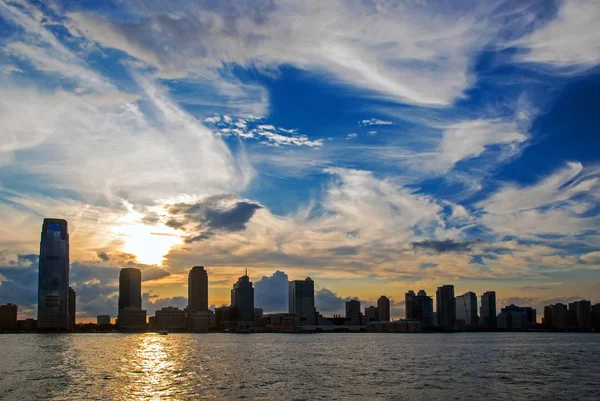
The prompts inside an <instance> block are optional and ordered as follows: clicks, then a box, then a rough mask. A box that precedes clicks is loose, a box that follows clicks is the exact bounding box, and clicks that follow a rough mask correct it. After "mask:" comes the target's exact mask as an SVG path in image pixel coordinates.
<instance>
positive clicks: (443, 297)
mask: <svg viewBox="0 0 600 401" xmlns="http://www.w3.org/2000/svg"><path fill="white" fill-rule="evenodd" d="M435 298H436V299H435V301H436V317H437V325H438V327H439V328H440V329H442V330H443V331H447V332H450V331H454V325H455V323H456V300H455V298H454V286H453V285H443V286H441V287H438V288H437V292H436V297H435Z"/></svg>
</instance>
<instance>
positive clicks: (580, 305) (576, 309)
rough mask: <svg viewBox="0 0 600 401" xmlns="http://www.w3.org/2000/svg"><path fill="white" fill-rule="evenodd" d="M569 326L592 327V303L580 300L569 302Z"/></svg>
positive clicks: (582, 328) (575, 328) (584, 329)
mask: <svg viewBox="0 0 600 401" xmlns="http://www.w3.org/2000/svg"><path fill="white" fill-rule="evenodd" d="M569 327H570V328H571V329H574V330H580V331H590V330H591V329H592V303H591V302H590V301H586V300H581V301H575V302H571V303H570V304H569Z"/></svg>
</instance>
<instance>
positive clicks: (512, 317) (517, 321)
mask: <svg viewBox="0 0 600 401" xmlns="http://www.w3.org/2000/svg"><path fill="white" fill-rule="evenodd" d="M497 323H498V328H499V329H502V330H525V329H526V328H528V324H527V313H526V312H524V311H521V310H510V311H504V310H503V311H502V312H501V313H500V314H499V315H498V317H497Z"/></svg>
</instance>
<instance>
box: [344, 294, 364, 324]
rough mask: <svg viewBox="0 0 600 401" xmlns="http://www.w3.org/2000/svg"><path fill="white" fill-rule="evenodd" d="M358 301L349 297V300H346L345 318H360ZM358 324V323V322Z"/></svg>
mask: <svg viewBox="0 0 600 401" xmlns="http://www.w3.org/2000/svg"><path fill="white" fill-rule="evenodd" d="M360 316H361V313H360V301H357V300H355V299H351V300H350V301H346V319H350V320H356V319H359V320H360ZM358 324H360V323H358Z"/></svg>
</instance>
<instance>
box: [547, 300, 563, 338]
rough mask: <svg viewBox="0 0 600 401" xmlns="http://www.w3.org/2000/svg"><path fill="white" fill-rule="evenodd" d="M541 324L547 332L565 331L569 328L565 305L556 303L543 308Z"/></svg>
mask: <svg viewBox="0 0 600 401" xmlns="http://www.w3.org/2000/svg"><path fill="white" fill-rule="evenodd" d="M543 324H544V327H545V328H546V329H548V330H558V331H564V330H567V328H568V327H569V311H568V309H567V305H565V304H561V303H558V304H554V305H548V306H546V307H544V318H543Z"/></svg>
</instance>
